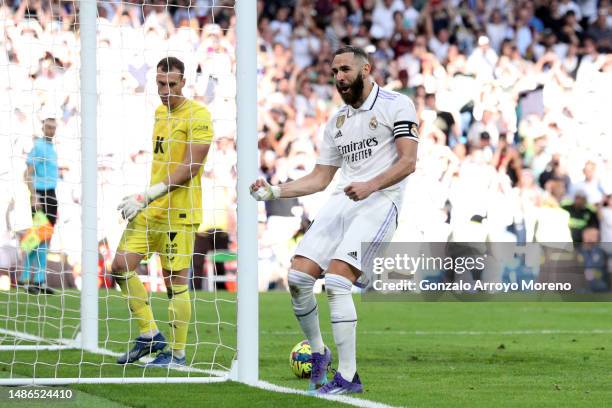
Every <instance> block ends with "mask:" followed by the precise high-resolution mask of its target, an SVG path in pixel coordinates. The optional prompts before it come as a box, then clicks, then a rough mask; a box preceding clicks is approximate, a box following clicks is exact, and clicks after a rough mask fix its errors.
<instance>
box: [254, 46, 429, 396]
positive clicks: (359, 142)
mask: <svg viewBox="0 0 612 408" xmlns="http://www.w3.org/2000/svg"><path fill="white" fill-rule="evenodd" d="M370 71H371V65H370V63H369V61H368V56H367V54H366V53H365V52H364V51H363V50H362V49H360V48H357V47H352V46H344V47H342V48H340V49H338V50H337V51H336V52H335V53H334V59H333V62H332V72H333V75H334V79H335V83H336V89H337V90H338V92H339V93H340V96H341V97H342V99H343V101H344V102H345V103H346V105H345V106H343V107H342V108H340V110H338V112H337V113H336V114H335V115H333V116H332V117H331V119H330V120H329V122H328V123H327V125H326V127H325V132H324V137H323V141H322V143H321V145H320V147H319V157H318V159H317V164H316V166H315V168H314V169H313V170H312V172H311V173H309V174H308V175H306V176H304V177H302V178H300V179H297V180H295V181H291V182H288V183H285V184H280V185H278V186H271V185H270V184H268V183H267V182H266V181H265V180H262V179H260V180H257V181H256V182H255V183H253V184H252V185H251V194H252V195H253V197H254V198H255V199H257V200H273V199H278V198H290V197H301V196H305V195H308V194H313V193H316V192H319V191H322V190H324V189H325V188H326V187H327V186H328V185H329V184H330V182H331V181H332V179H333V177H334V175H335V174H336V171H337V170H338V169H339V168H340V169H341V178H340V180H339V182H338V187H337V189H336V191H335V192H334V193H333V194H332V196H331V197H330V199H329V201H328V202H327V203H326V204H325V206H323V208H321V210H320V211H319V213H318V214H317V216H316V218H315V220H314V221H313V222H312V224H311V226H310V228H309V229H308V231H307V232H306V234H305V236H304V238H303V239H302V240H301V241H300V243H299V245H298V247H297V249H296V251H295V256H294V257H293V259H292V262H291V269H290V270H289V276H288V281H289V288H290V292H291V300H292V305H293V310H294V312H295V315H296V317H297V319H298V321H299V323H300V326H301V327H302V330H303V332H304V335H305V336H306V338H307V339H308V341H309V343H310V346H311V348H312V372H311V379H310V389H311V390H312V391H315V390H316V392H317V393H319V394H346V393H359V392H362V391H363V387H362V384H361V381H360V379H359V376H358V375H357V367H356V366H357V364H356V357H355V354H356V350H355V349H356V341H355V339H356V334H355V331H356V330H355V329H356V326H357V313H356V311H355V305H354V303H353V297H352V295H351V288H352V285H353V284H356V283H358V282H357V279H358V278H360V276H361V274H362V273H361V271H362V264H363V265H365V264H366V263H367V260H368V257H371V256H372V255H373V254H374V253H375V252H376V250H377V249H378V247H379V246H380V244H381V243H382V242H385V241H389V240H390V239H391V238H392V236H393V233H394V232H395V228H396V227H397V214H398V211H399V209H400V206H401V202H402V196H403V192H404V187H405V180H406V177H407V176H408V175H409V174H411V173H412V172H413V171H414V169H415V165H416V157H417V146H418V133H417V129H418V125H417V118H416V111H415V108H414V105H413V103H412V101H410V99H409V98H408V97H406V96H404V95H401V94H399V93H397V92H390V91H385V90H383V89H380V87H379V86H378V85H377V84H375V83H374V82H372V80H371V79H370ZM362 242H367V243H369V244H368V245H369V246H368V247H367V248H366V250H365V251H363V252H364V253H362ZM323 273H325V290H326V292H327V296H328V300H329V308H330V312H331V322H332V332H333V336H334V341H335V343H336V347H337V350H338V370H337V373H336V375H335V376H334V378H333V380H332V381H330V382H327V367H328V366H329V364H330V362H331V352H330V350H329V349H328V348H327V347H326V346H325V345H324V344H323V339H322V337H321V329H320V328H319V315H318V310H317V303H316V299H315V296H314V293H313V286H314V284H315V281H316V279H318V278H320V277H322V274H323ZM362 280H363V277H362V278H361V279H359V281H362Z"/></svg>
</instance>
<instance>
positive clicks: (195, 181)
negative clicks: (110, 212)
mask: <svg viewBox="0 0 612 408" xmlns="http://www.w3.org/2000/svg"><path fill="white" fill-rule="evenodd" d="M212 139H213V126H212V120H211V116H210V112H208V109H206V107H204V106H203V105H201V104H199V103H198V102H195V101H192V100H189V99H185V101H184V102H183V103H182V104H181V105H179V106H178V107H177V108H175V109H174V110H169V109H168V107H167V106H166V105H160V106H159V107H158V108H157V109H156V110H155V125H154V127H153V163H152V165H151V181H150V183H151V185H153V184H156V183H159V182H161V181H165V180H166V178H167V177H168V175H169V174H171V173H172V172H173V171H174V170H175V169H176V168H177V166H178V165H179V164H180V163H182V162H183V158H184V156H185V154H189V151H188V150H187V147H188V146H189V144H190V143H201V144H210V143H211V142H212ZM203 169H204V166H203V165H202V166H201V167H200V171H199V172H198V174H197V175H195V176H194V177H193V178H192V179H191V180H189V182H187V183H186V184H185V185H182V186H180V187H178V188H176V189H175V190H173V191H171V192H170V193H168V194H165V195H163V196H161V197H160V198H158V199H157V200H155V201H152V202H151V203H150V204H149V206H148V207H147V208H146V209H145V210H144V216H145V217H146V218H147V219H151V220H154V221H158V222H163V223H166V222H167V223H168V224H169V225H173V224H196V225H198V224H200V223H201V222H202V187H201V176H202V171H203Z"/></svg>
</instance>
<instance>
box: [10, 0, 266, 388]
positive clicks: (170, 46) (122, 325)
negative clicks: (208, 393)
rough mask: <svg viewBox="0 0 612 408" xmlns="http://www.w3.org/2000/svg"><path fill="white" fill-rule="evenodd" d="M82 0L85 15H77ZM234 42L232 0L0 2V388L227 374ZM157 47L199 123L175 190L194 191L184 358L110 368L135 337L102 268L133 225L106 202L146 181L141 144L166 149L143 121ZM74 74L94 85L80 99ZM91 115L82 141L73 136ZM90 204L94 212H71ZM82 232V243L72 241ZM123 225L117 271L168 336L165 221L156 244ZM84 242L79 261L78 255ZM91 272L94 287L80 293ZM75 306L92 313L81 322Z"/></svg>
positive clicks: (169, 255)
mask: <svg viewBox="0 0 612 408" xmlns="http://www.w3.org/2000/svg"><path fill="white" fill-rule="evenodd" d="M92 3H93V6H92ZM86 7H89V9H90V10H92V9H93V8H95V9H96V16H95V17H94V18H93V19H90V20H89V21H87V20H85V19H84V15H85V10H86ZM247 7H248V8H249V10H250V7H251V6H250V5H247ZM252 11H253V13H252V15H253V17H252V18H253V19H254V18H255V17H254V7H253V10H252ZM249 18H250V16H249ZM92 22H93V24H94V25H95V27H94V28H93V31H92ZM87 29H89V30H90V31H89V33H95V37H96V42H95V44H96V46H95V50H90V51H93V52H94V54H95V65H92V64H91V61H87V58H83V57H82V55H87V54H85V53H83V52H84V50H85V48H86V47H87V44H86V43H85V38H86V37H85V35H84V33H85V31H86V30H87ZM236 36H237V34H236V13H235V7H234V1H225V0H216V1H215V0H196V1H185V0H178V1H172V2H169V1H167V0H159V1H158V0H144V1H141V0H136V1H129V2H127V1H125V2H119V1H98V2H92V1H89V0H84V1H81V2H78V1H75V2H57V1H53V0H22V1H21V2H11V1H5V0H2V1H0V78H1V80H0V121H1V123H3V125H2V126H0V151H2V157H1V160H0V186H1V188H2V190H3V192H2V198H1V203H0V383H4V384H12V383H15V384H17V383H41V384H44V383H50V384H53V383H67V382H73V381H79V382H88V381H92V382H105V381H107V382H155V381H165V382H170V381H175V382H184V381H198V382H207V381H211V382H214V381H222V380H225V379H227V378H230V372H231V371H232V366H233V365H234V363H235V361H236V358H237V349H238V346H237V337H238V336H237V332H238V325H237V311H236V309H237V307H236V306H237V303H236V288H237V273H236V272H237V231H236V224H237V222H236V207H237V205H236V203H237V193H236V192H237V187H236V175H237V170H236V164H237V153H236V140H237V137H236V135H237V123H236V122H237V120H236V59H237V58H236ZM253 36H254V35H253ZM253 42H254V40H253ZM169 56H172V57H176V58H178V59H179V60H180V61H182V62H183V63H184V66H185V73H184V76H183V78H184V80H185V85H184V88H183V95H184V96H185V97H187V98H188V99H190V100H193V101H196V102H197V103H200V104H202V105H204V106H206V108H207V109H208V111H209V112H210V115H211V118H212V121H213V128H214V139H213V141H212V143H211V144H210V149H209V152H208V158H207V161H206V164H205V165H204V166H203V169H202V170H201V174H198V175H196V176H195V177H200V180H201V189H200V188H199V187H197V186H196V185H197V183H196V184H192V185H194V186H196V187H190V188H194V189H196V190H194V191H191V192H190V197H194V195H195V194H198V195H200V194H201V197H202V203H203V204H202V207H203V211H202V213H203V219H202V222H201V223H200V224H199V225H194V227H193V228H194V229H195V231H196V233H195V239H194V242H193V247H194V250H193V253H190V254H189V259H190V261H189V266H188V271H189V272H188V278H189V279H188V293H189V296H188V297H187V298H185V297H182V299H187V301H188V302H189V309H190V310H191V316H190V317H189V318H188V324H187V338H186V341H185V350H184V351H185V364H184V365H180V364H177V365H171V366H170V368H167V367H166V368H159V367H152V366H151V365H147V363H150V362H151V361H153V360H154V359H155V357H156V355H155V354H156V353H151V354H149V355H147V356H144V357H142V358H140V359H139V360H137V361H136V362H134V363H132V364H118V363H117V358H118V357H119V356H121V355H122V354H124V353H126V352H128V351H129V350H130V349H131V348H132V347H133V346H134V344H135V341H136V338H137V337H139V336H140V335H141V334H142V333H141V330H139V326H138V324H137V323H138V321H137V320H138V318H137V316H136V315H135V313H134V312H133V311H132V310H131V308H129V307H128V298H127V297H126V295H127V296H128V297H130V299H131V298H132V297H134V296H137V295H136V294H134V293H130V291H129V289H128V293H127V294H126V293H122V291H121V290H120V286H119V283H120V282H119V280H118V279H117V276H115V275H116V274H113V273H111V272H112V271H111V269H112V261H113V258H114V256H115V254H116V250H117V247H118V246H119V244H120V240H121V237H122V234H124V231H126V230H127V231H129V230H130V228H132V229H135V228H136V227H134V226H133V224H129V225H128V223H127V221H124V220H123V219H122V218H121V215H120V213H119V212H118V211H117V207H118V205H119V204H120V202H121V200H122V198H123V197H125V196H129V195H132V194H137V193H142V192H143V191H145V190H146V189H147V187H148V186H149V183H150V182H151V167H152V165H154V161H155V160H157V159H154V157H158V156H156V153H158V151H156V150H158V149H162V150H163V149H167V148H168V145H167V144H163V143H162V142H160V140H159V138H158V140H157V141H156V140H155V137H154V129H155V125H156V121H157V120H160V115H159V112H160V111H159V110H158V111H157V112H158V113H157V114H156V108H158V107H159V106H160V105H161V102H160V97H159V95H158V84H157V82H156V65H157V63H158V61H160V60H161V59H162V58H166V57H169ZM253 65H254V64H253ZM86 66H89V68H90V69H91V68H92V67H93V69H94V70H95V78H94V79H93V81H92V82H87V80H84V79H83V78H87V77H84V76H83V72H84V68H85V67H86ZM254 70H255V67H253V71H254ZM90 80H91V78H90ZM88 84H89V85H92V84H93V85H95V86H94V87H93V88H90V89H94V90H95V89H96V88H97V94H94V95H93V99H92V95H91V94H90V95H87V93H88V91H86V89H87V85H88ZM93 85H92V86H93ZM84 90H85V91H84ZM90 93H91V92H90ZM86 98H89V99H88V100H89V103H90V105H89V106H90V108H91V106H93V107H94V108H95V110H93V112H95V115H94V116H93V118H91V117H89V118H88V117H87V114H86V110H87V109H86V108H85V106H86V105H85V99H86ZM92 101H93V102H92ZM252 109H255V106H253V107H252ZM164 115H166V119H165V120H167V121H168V122H171V121H173V120H177V119H176V118H175V116H173V114H172V113H169V112H167V111H166V112H165V113H164ZM161 119H162V120H163V118H161ZM189 120H190V119H187V120H186V121H187V122H189ZM87 121H89V122H87ZM92 123H93V125H94V126H95V130H96V132H95V133H96V134H95V136H92V135H91V134H90V135H87V134H84V132H86V131H84V130H83V129H87V128H88V127H87V124H89V127H90V128H91V124H92ZM255 140H256V139H255ZM91 142H95V149H93V146H92V145H86V144H87V143H91ZM88 148H89V150H88ZM86 151H88V152H89V156H86V155H85V153H84V152H86ZM91 152H93V154H95V156H93V157H95V159H94V160H93V161H95V167H93V168H94V172H93V173H92V172H87V171H86V170H85V169H87V168H88V169H92V165H91V162H92V160H91V157H92V156H91ZM168 160H169V162H170V163H172V164H175V165H176V164H177V163H180V162H181V158H177V157H172V158H170V159H168ZM168 172H170V171H168ZM92 174H94V175H95V177H94V178H93V181H92V176H91V175H92ZM249 177H250V176H249ZM92 185H96V186H97V188H96V189H91V188H90V189H89V190H87V188H84V187H88V186H89V187H91V186H92ZM92 190H93V194H91V193H88V192H87V191H90V192H91V191H92ZM165 202H167V201H165ZM194 202H197V200H195V201H194ZM152 204H154V203H152ZM167 206H168V208H165V209H161V211H164V210H165V213H166V214H169V213H170V212H172V211H173V210H174V209H173V208H172V204H167ZM91 208H93V209H94V210H95V214H96V216H95V217H94V221H95V222H93V221H92V222H89V221H88V218H87V215H86V214H84V213H85V212H86V210H87V209H89V210H91ZM55 210H56V211H55ZM169 217H170V216H168V218H169ZM96 218H97V220H96ZM89 220H91V218H89ZM170 222H171V221H169V220H168V221H167V222H166V224H170ZM162 224H163V221H162ZM181 225H183V224H181ZM188 226H189V227H190V228H191V224H189V225H188ZM92 227H95V231H93V232H92V231H91V229H92ZM94 232H95V242H97V248H91V247H92V245H90V244H89V247H87V245H88V244H87V242H88V241H87V238H86V237H87V236H89V237H92V236H93V233H94ZM132 232H133V233H136V234H137V233H142V234H145V235H147V234H148V235H147V236H148V237H149V239H148V241H147V242H146V243H145V245H146V246H147V249H146V250H145V251H142V253H141V255H144V257H143V258H142V260H141V261H140V262H137V264H136V265H137V266H136V267H135V270H134V271H131V272H134V273H135V274H136V278H137V279H138V280H140V281H141V282H142V285H141V286H144V288H145V290H146V295H145V298H143V301H144V302H146V303H147V304H148V305H149V306H150V308H151V310H152V313H153V316H154V319H155V322H156V325H157V327H158V329H159V331H160V332H161V333H162V335H163V336H165V338H166V341H167V342H168V343H170V339H172V338H175V335H176V333H174V332H175V329H176V325H175V323H176V322H177V320H176V319H177V318H176V316H177V314H176V313H177V312H176V310H174V309H175V308H176V304H175V305H174V306H171V303H170V300H169V297H170V295H169V292H168V290H169V289H170V288H168V287H167V286H168V285H170V280H168V279H164V273H163V269H164V267H163V263H164V259H165V262H166V264H165V265H166V269H168V266H167V265H169V264H172V265H174V264H173V263H172V260H173V258H174V257H175V256H178V255H180V254H178V255H177V253H176V251H177V245H176V243H174V242H172V239H171V238H173V237H171V234H172V231H171V228H169V227H168V226H166V229H165V230H163V231H162V233H161V234H162V235H163V234H169V235H168V237H167V238H168V239H166V240H165V241H164V240H163V239H161V238H159V237H158V238H151V237H152V236H154V235H155V234H157V235H160V233H159V231H158V230H156V229H155V227H154V226H153V225H149V224H147V225H146V226H145V227H144V228H143V229H142V230H141V231H132ZM87 234H90V235H87ZM253 244H254V245H256V244H255V243H253ZM187 245H189V242H188V243H187ZM92 249H94V251H95V253H94V254H93V258H92V257H91V256H90V257H89V258H87V256H84V254H85V255H86V254H87V253H88V251H89V252H92ZM178 251H180V249H179V250H178ZM134 252H137V253H140V251H136V250H135V251H134ZM96 257H97V265H96V264H95V259H96ZM86 259H94V261H93V262H90V263H89V264H85V263H86V261H85V260H86ZM245 259H246V258H245ZM84 262H85V263H84ZM170 268H171V269H172V267H170ZM173 273H174V272H173ZM254 273H256V269H254ZM93 281H95V286H96V289H95V290H94V291H93V292H87V291H86V287H87V285H90V286H89V287H90V288H91V287H93V286H92V285H93V283H92V282H93ZM175 284H176V283H173V285H175ZM137 286H138V285H137ZM129 287H131V286H129ZM124 292H125V290H124ZM83 293H86V295H85V296H84V295H83ZM174 293H178V292H176V291H174V292H173V296H174ZM130 305H131V303H130ZM173 315H174V319H173ZM84 316H89V317H91V316H93V317H94V318H96V321H95V322H94V324H93V326H91V325H89V326H88V325H87V324H86V320H85V319H84ZM96 330H97V333H96ZM149 334H151V333H149ZM92 336H93V337H94V338H93V340H92ZM254 337H255V336H254ZM85 338H87V339H88V340H87V341H85V340H84V339H85ZM86 343H88V345H86ZM178 343H180V342H179V340H178V339H176V341H175V345H176V344H178ZM177 348H178V347H177ZM169 349H170V344H169V345H168V346H166V349H165V350H166V351H169ZM179 357H180V356H179Z"/></svg>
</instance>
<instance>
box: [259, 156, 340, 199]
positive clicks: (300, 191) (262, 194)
mask: <svg viewBox="0 0 612 408" xmlns="http://www.w3.org/2000/svg"><path fill="white" fill-rule="evenodd" d="M336 171H338V167H336V166H329V165H325V164H317V165H316V166H315V167H314V169H313V170H312V171H311V172H310V173H308V174H307V175H306V176H304V177H301V178H299V179H297V180H294V181H290V182H288V183H285V184H280V185H278V186H271V185H270V184H268V182H267V181H265V180H263V179H259V180H257V181H256V182H254V183H253V184H251V195H252V196H253V198H255V199H256V200H258V201H267V200H275V199H277V198H292V197H302V196H306V195H309V194H314V193H317V192H319V191H323V190H325V188H326V187H327V186H328V185H329V183H331V181H332V179H333V178H334V175H335V174H336Z"/></svg>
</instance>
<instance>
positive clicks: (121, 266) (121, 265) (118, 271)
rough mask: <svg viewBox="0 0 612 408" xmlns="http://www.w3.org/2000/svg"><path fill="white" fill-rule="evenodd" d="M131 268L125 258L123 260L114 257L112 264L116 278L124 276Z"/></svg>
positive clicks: (112, 271) (112, 270)
mask: <svg viewBox="0 0 612 408" xmlns="http://www.w3.org/2000/svg"><path fill="white" fill-rule="evenodd" d="M128 271H129V269H128V267H127V265H126V263H125V260H123V262H121V261H120V260H119V259H118V258H117V257H115V259H113V263H112V264H111V274H112V275H113V276H114V277H116V278H121V277H124V276H125V275H126V274H127V273H128Z"/></svg>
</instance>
